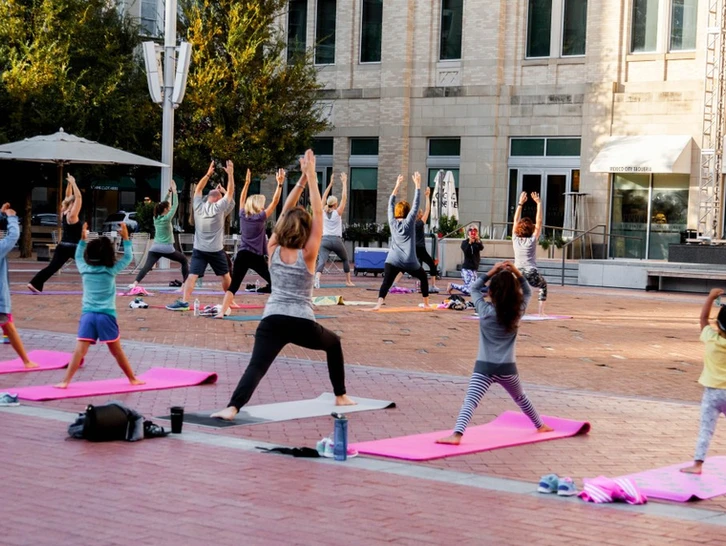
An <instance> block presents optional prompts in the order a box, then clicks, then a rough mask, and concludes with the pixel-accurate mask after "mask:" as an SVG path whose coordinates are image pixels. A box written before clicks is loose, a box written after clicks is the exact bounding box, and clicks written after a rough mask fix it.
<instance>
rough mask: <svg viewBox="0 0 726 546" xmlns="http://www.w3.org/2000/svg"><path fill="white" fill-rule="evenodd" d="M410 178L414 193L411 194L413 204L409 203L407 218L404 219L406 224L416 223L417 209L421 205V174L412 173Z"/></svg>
mask: <svg viewBox="0 0 726 546" xmlns="http://www.w3.org/2000/svg"><path fill="white" fill-rule="evenodd" d="M412 178H413V184H414V186H415V187H416V191H414V192H413V203H411V210H409V211H408V216H407V217H406V222H408V223H410V224H414V223H415V222H416V217H417V216H418V207H419V206H420V205H421V174H420V173H419V172H418V171H417V172H415V173H413V177H412Z"/></svg>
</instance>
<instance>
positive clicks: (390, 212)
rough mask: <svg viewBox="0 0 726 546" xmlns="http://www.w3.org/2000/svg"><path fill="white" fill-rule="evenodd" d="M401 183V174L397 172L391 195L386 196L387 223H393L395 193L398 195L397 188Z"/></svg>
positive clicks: (394, 217)
mask: <svg viewBox="0 0 726 546" xmlns="http://www.w3.org/2000/svg"><path fill="white" fill-rule="evenodd" d="M402 183H403V175H402V174H399V175H398V178H396V185H395V186H393V191H392V192H391V197H389V198H388V225H393V222H394V220H395V219H396V216H395V212H396V195H398V190H399V189H400V188H401V184H402Z"/></svg>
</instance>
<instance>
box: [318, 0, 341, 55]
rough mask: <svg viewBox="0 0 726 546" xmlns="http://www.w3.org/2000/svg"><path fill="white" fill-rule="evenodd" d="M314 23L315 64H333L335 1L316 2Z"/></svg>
mask: <svg viewBox="0 0 726 546" xmlns="http://www.w3.org/2000/svg"><path fill="white" fill-rule="evenodd" d="M317 10H318V13H317V17H316V21H315V64H333V63H335V14H336V0H318V5H317Z"/></svg>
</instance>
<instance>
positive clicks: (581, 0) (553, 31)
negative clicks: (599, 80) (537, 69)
mask: <svg viewBox="0 0 726 546" xmlns="http://www.w3.org/2000/svg"><path fill="white" fill-rule="evenodd" d="M553 37H554V39H553ZM586 41H587V0H529V5H528V11H527V44H526V51H525V53H526V56H527V57H528V58H537V57H573V56H582V55H584V54H585V45H586Z"/></svg>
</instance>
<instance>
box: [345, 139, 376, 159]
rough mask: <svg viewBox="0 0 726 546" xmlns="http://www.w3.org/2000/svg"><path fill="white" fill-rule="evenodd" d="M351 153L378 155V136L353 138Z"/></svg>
mask: <svg viewBox="0 0 726 546" xmlns="http://www.w3.org/2000/svg"><path fill="white" fill-rule="evenodd" d="M350 155H378V139H377V138H353V139H351V141H350Z"/></svg>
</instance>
